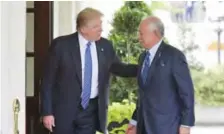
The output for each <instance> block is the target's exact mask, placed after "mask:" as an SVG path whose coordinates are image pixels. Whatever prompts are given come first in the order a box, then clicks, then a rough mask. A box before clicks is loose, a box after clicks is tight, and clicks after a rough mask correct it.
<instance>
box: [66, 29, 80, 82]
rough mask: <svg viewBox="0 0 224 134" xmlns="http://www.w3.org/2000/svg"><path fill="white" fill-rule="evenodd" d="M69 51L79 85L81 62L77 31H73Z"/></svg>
mask: <svg viewBox="0 0 224 134" xmlns="http://www.w3.org/2000/svg"><path fill="white" fill-rule="evenodd" d="M69 51H70V53H71V57H72V59H73V62H72V63H73V64H74V66H75V70H76V74H77V77H78V80H79V82H80V85H82V69H81V68H82V67H81V66H82V63H81V55H80V44H79V40H78V33H77V32H76V33H74V34H73V37H72V41H71V45H70V50H69Z"/></svg>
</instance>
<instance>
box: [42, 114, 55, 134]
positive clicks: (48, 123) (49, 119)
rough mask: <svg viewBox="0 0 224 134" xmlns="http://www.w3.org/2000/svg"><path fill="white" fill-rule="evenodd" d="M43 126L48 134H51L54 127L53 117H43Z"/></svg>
mask: <svg viewBox="0 0 224 134" xmlns="http://www.w3.org/2000/svg"><path fill="white" fill-rule="evenodd" d="M43 124H44V126H45V127H46V128H47V129H48V130H49V131H50V132H53V127H55V123H54V116H53V115H48V116H44V117H43Z"/></svg>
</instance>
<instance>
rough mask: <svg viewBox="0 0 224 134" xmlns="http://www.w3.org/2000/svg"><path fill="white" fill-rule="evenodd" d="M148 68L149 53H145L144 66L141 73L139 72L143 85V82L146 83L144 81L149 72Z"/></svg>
mask: <svg viewBox="0 0 224 134" xmlns="http://www.w3.org/2000/svg"><path fill="white" fill-rule="evenodd" d="M149 66H150V53H149V51H147V52H146V56H145V60H144V64H143V68H142V72H141V76H142V81H143V84H145V82H146V79H147V76H148V71H149Z"/></svg>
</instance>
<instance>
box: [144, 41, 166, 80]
mask: <svg viewBox="0 0 224 134" xmlns="http://www.w3.org/2000/svg"><path fill="white" fill-rule="evenodd" d="M163 47H164V42H161V45H160V46H159V48H158V50H157V52H156V55H155V57H154V59H153V61H152V63H151V65H150V68H149V72H148V77H147V79H146V84H147V83H150V80H151V78H152V76H153V75H154V73H155V69H156V65H157V62H158V60H159V59H160V57H161V55H162V50H163Z"/></svg>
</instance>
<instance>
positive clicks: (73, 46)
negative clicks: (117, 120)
mask: <svg viewBox="0 0 224 134" xmlns="http://www.w3.org/2000/svg"><path fill="white" fill-rule="evenodd" d="M95 43H96V49H97V56H98V67H99V68H98V69H99V74H98V75H99V76H98V79H99V80H98V82H99V85H98V90H99V94H98V115H99V125H98V129H99V131H101V132H105V130H106V121H107V109H108V98H109V97H108V96H109V95H108V93H109V90H108V87H109V77H110V73H113V74H115V75H119V76H123V77H133V76H137V70H138V68H137V67H138V66H137V65H125V64H122V63H121V62H120V61H119V59H118V58H117V56H116V54H115V51H114V49H113V46H112V44H111V43H110V42H109V41H108V40H107V39H104V38H101V39H100V40H99V41H96V42H95ZM95 64H96V63H95ZM81 75H82V73H81V58H80V48H79V41H78V33H77V32H76V33H74V34H71V35H66V36H61V37H58V38H56V39H54V40H53V41H52V44H51V46H50V49H49V55H48V59H47V62H46V66H45V72H44V74H43V79H42V84H41V107H42V110H41V114H42V115H43V116H46V115H54V117H55V119H56V126H60V127H66V126H68V125H69V124H68V123H70V122H72V120H74V119H75V116H76V111H77V108H78V107H79V106H80V103H81V98H80V96H81V92H82V76H81Z"/></svg>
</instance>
